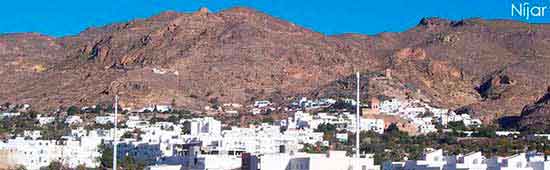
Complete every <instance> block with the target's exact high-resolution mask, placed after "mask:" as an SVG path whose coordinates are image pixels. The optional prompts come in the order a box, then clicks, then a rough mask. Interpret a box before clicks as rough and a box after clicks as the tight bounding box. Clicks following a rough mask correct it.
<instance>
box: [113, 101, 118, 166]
mask: <svg viewBox="0 0 550 170" xmlns="http://www.w3.org/2000/svg"><path fill="white" fill-rule="evenodd" d="M117 116H118V95H115V118H114V124H115V130H114V131H113V170H117V168H116V163H117V145H118V141H117V133H116V132H117V122H118V121H117Z"/></svg>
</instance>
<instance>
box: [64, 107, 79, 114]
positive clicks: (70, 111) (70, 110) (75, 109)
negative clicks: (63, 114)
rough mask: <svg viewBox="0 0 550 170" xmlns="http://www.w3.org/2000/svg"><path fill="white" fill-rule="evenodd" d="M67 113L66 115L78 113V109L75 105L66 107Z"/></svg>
mask: <svg viewBox="0 0 550 170" xmlns="http://www.w3.org/2000/svg"><path fill="white" fill-rule="evenodd" d="M67 114H68V115H76V114H80V109H79V108H78V107H76V106H71V107H69V108H68V109H67Z"/></svg>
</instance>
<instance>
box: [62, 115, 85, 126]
mask: <svg viewBox="0 0 550 170" xmlns="http://www.w3.org/2000/svg"><path fill="white" fill-rule="evenodd" d="M65 123H66V124H69V125H73V124H80V123H82V119H81V118H80V116H67V118H65Z"/></svg>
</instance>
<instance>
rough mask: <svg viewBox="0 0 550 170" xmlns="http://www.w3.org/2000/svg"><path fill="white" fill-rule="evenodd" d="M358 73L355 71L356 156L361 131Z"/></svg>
mask: <svg viewBox="0 0 550 170" xmlns="http://www.w3.org/2000/svg"><path fill="white" fill-rule="evenodd" d="M360 78H361V77H360V75H359V72H357V82H356V84H357V99H356V101H355V155H356V157H357V158H359V157H360V156H359V154H360V153H359V134H360V133H361V127H360V125H361V116H359V108H360V105H361V102H360V98H359V88H360V85H359V81H360Z"/></svg>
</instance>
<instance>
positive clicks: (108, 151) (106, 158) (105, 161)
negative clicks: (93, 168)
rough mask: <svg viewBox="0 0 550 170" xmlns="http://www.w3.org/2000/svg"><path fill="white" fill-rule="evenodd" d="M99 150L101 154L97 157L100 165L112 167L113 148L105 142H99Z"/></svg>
mask: <svg viewBox="0 0 550 170" xmlns="http://www.w3.org/2000/svg"><path fill="white" fill-rule="evenodd" d="M99 152H100V153H101V156H100V157H99V162H101V167H104V168H113V148H111V147H109V146H107V145H105V144H101V145H99Z"/></svg>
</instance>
